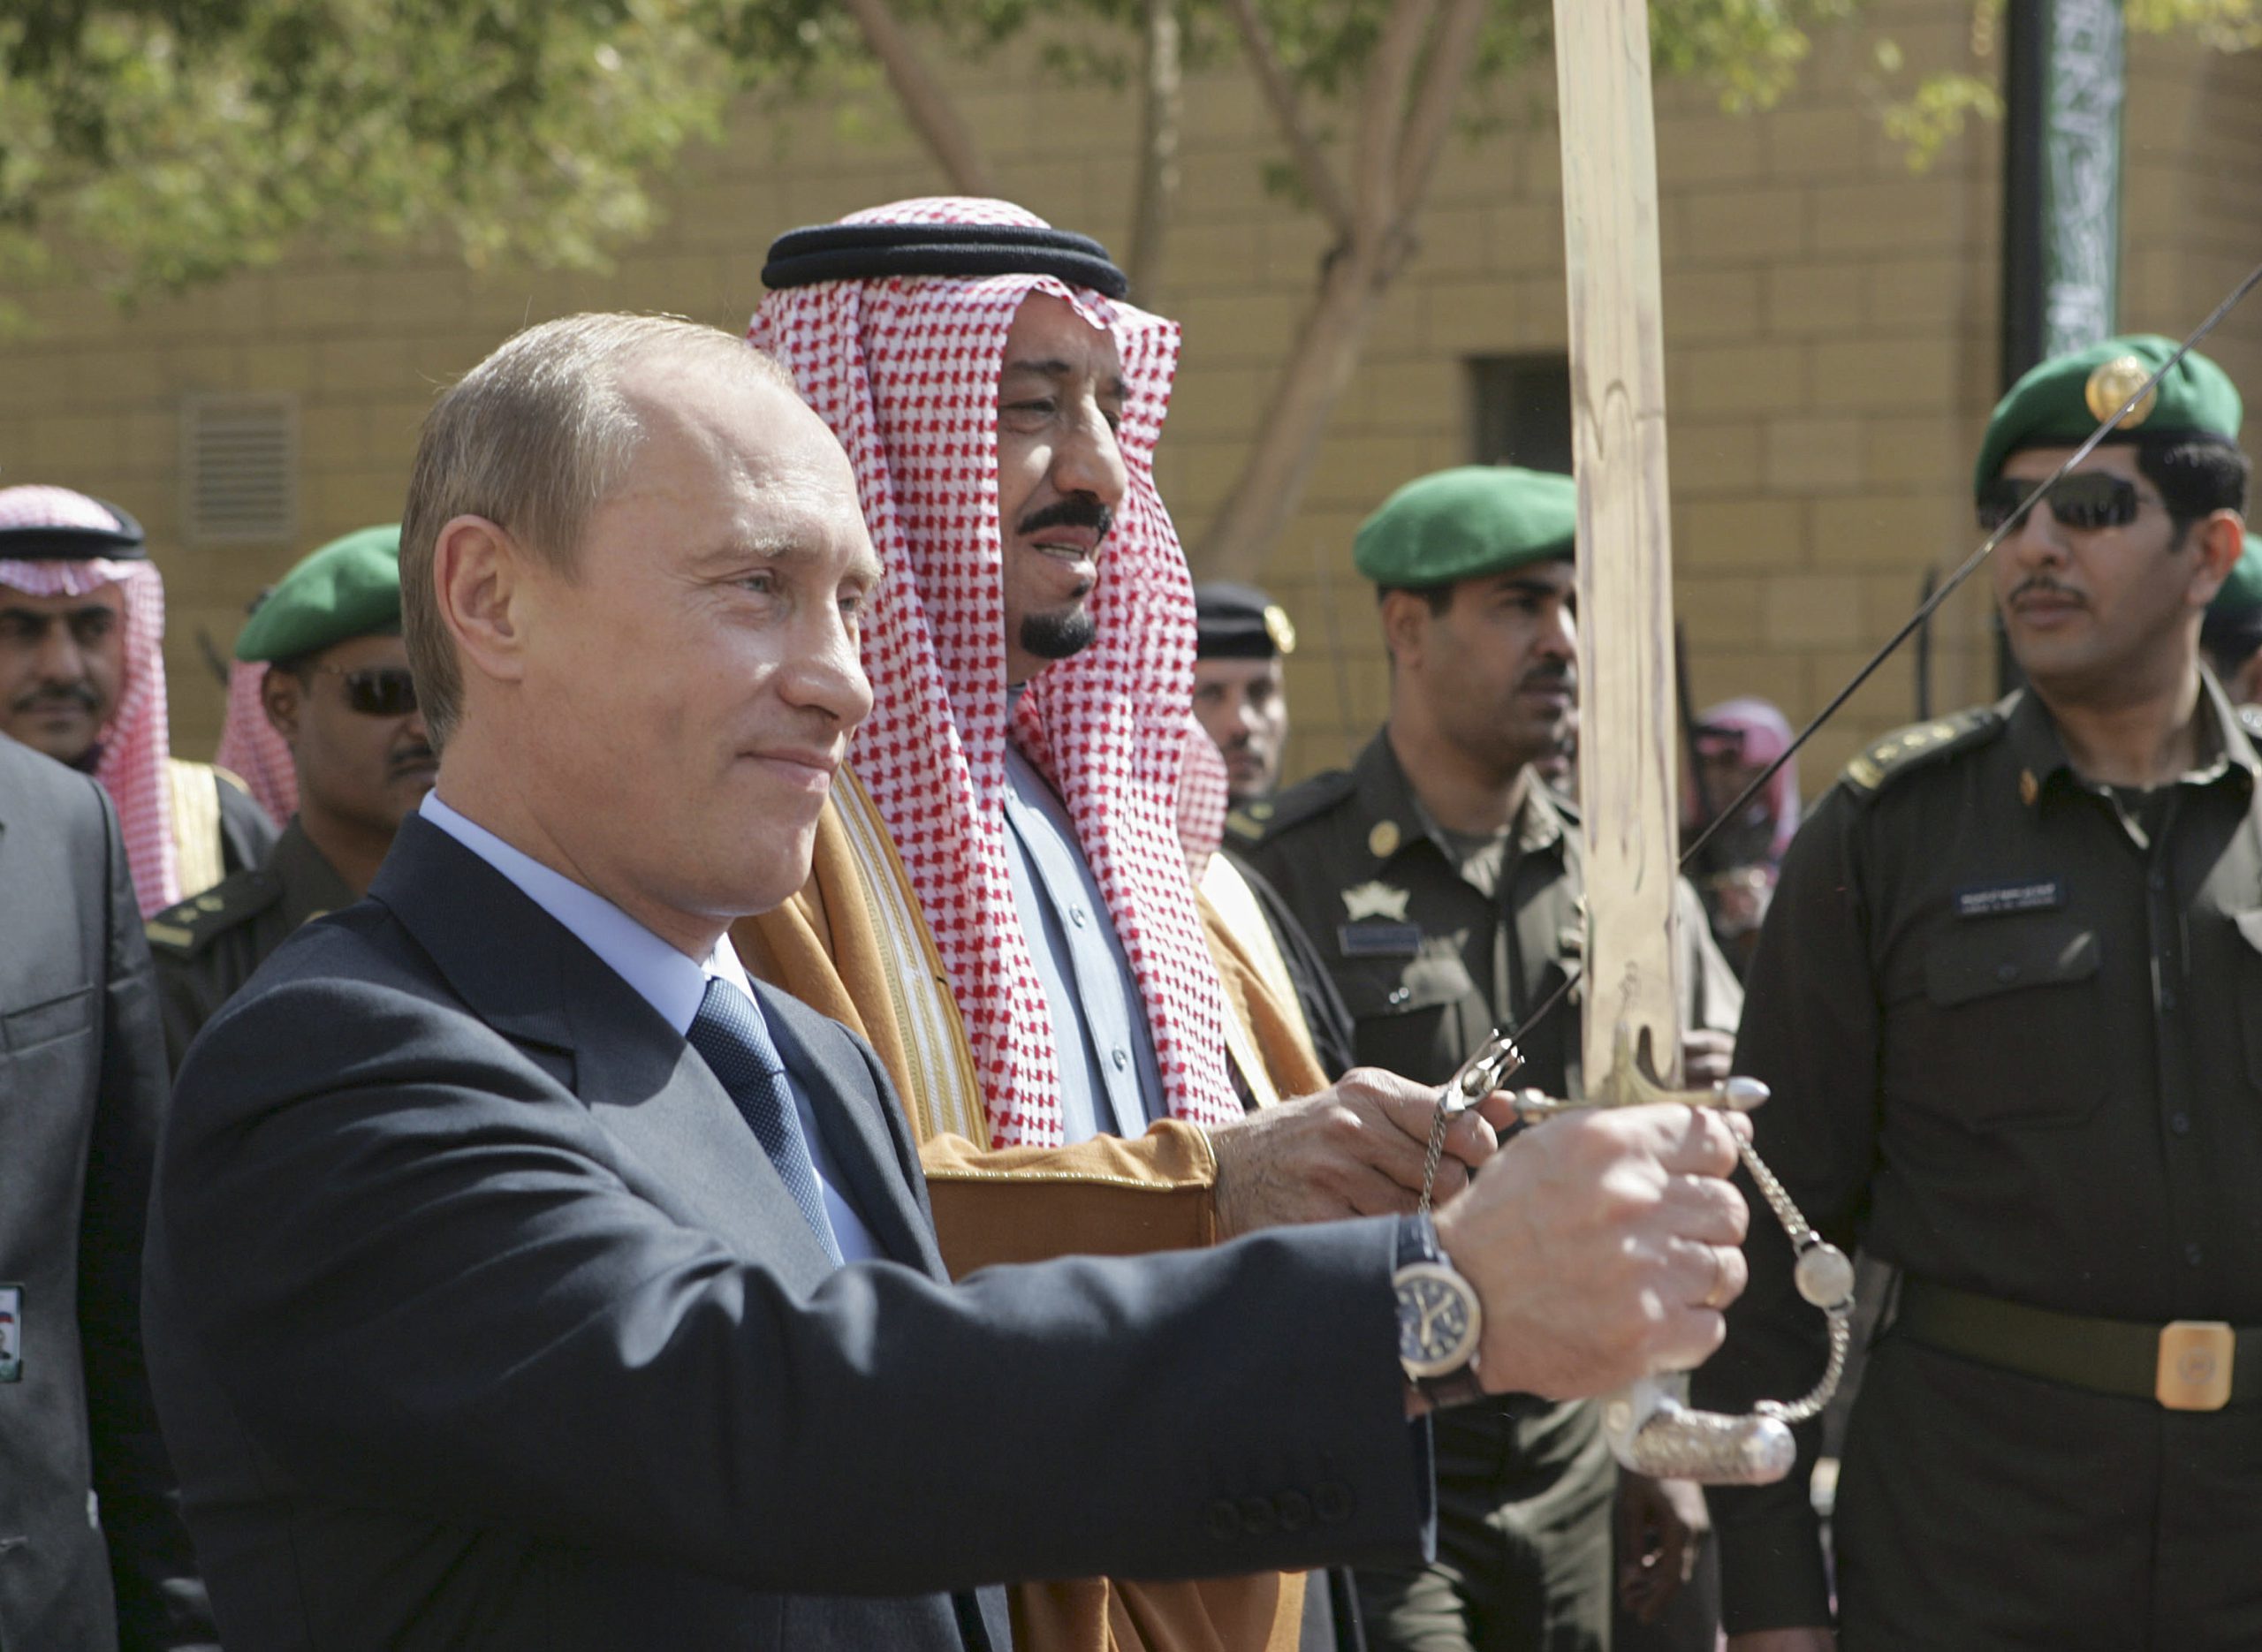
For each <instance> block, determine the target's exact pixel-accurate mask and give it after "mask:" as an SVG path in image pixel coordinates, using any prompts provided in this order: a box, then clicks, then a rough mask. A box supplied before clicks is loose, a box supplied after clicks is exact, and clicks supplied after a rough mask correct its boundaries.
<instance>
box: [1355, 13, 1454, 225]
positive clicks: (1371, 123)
mask: <svg viewBox="0 0 2262 1652" xmlns="http://www.w3.org/2000/svg"><path fill="white" fill-rule="evenodd" d="M1436 11H1437V4H1436V0H1398V3H1397V4H1395V5H1393V6H1392V7H1391V9H1390V20H1389V21H1388V22H1386V23H1385V24H1384V25H1383V31H1382V38H1381V39H1380V40H1378V41H1377V42H1375V49H1374V54H1373V56H1372V57H1370V58H1369V59H1368V64H1367V86H1366V90H1365V92H1364V93H1363V95H1361V96H1360V99H1359V143H1358V149H1357V166H1358V170H1357V174H1356V176H1357V194H1356V196H1355V201H1354V210H1355V213H1356V215H1357V217H1356V221H1357V223H1358V224H1359V226H1360V228H1361V229H1363V231H1366V232H1367V233H1368V234H1370V235H1381V234H1384V233H1385V232H1386V231H1388V230H1389V228H1390V226H1391V225H1392V224H1393V223H1394V222H1395V221H1396V220H1397V217H1398V209H1397V204H1396V200H1395V197H1394V195H1393V188H1392V186H1393V183H1394V181H1395V176H1396V173H1397V170H1398V153H1399V148H1400V143H1401V142H1402V141H1403V137H1404V128H1403V125H1402V122H1403V120H1404V117H1405V110H1406V87H1407V82H1408V81H1409V80H1412V79H1413V75H1414V65H1415V64H1416V63H1417V62H1419V61H1420V58H1421V53H1422V37H1423V35H1424V34H1427V33H1428V32H1429V27H1430V19H1431V16H1432V15H1433V14H1434V13H1435V12H1436Z"/></svg>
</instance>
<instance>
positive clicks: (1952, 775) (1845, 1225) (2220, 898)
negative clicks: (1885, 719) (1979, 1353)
mask: <svg viewBox="0 0 2262 1652" xmlns="http://www.w3.org/2000/svg"><path fill="white" fill-rule="evenodd" d="M2247 715H2252V714H2251V713H2250V714H2247ZM2198 719H2199V735H2200V739H2199V749H2200V752H2201V754H2202V755H2201V757H2200V761H2199V764H2198V767H2197V768H2196V769H2194V770H2193V771H2192V772H2191V773H2190V774H2187V775H2185V776H2183V777H2182V778H2180V779H2179V780H2177V781H2176V782H2175V783H2174V784H2172V785H2169V786H2166V787H2162V788H2160V789H2158V790H2157V791H2156V792H2153V793H2152V794H2150V797H2149V799H2144V796H2143V794H2137V797H2134V798H2132V797H2130V796H2128V795H2116V794H2115V792H2114V791H2113V790H2112V789H2111V788H2109V787H2104V786H2099V785H2096V784H2091V783H2090V782H2088V781H2085V780H2084V779H2083V778H2082V777H2080V776H2078V775H2077V774H2076V773H2075V772H2074V770H2073V769H2072V768H2071V766H2070V764H2069V763H2068V760H2067V757H2066V754H2065V749H2064V747H2063V746H2062V745H2061V743H2060V740H2059V738H2058V734H2057V730H2056V727H2055V725H2054V724H2053V721H2052V719H2051V717H2050V716H2049V713H2048V712H2047V710H2046V709H2045V708H2044V707H2043V705H2042V703H2041V701H2039V700H2038V699H2035V698H2034V697H2032V696H2031V695H2029V694H2014V695H2012V696H2011V697H2010V698H2009V699H2008V700H2006V701H2003V702H2002V704H2001V705H2000V706H1999V707H1995V708H1991V709H1981V710H1977V711H1972V712H1966V713H1962V714H1960V715H1959V716H1955V717H1953V718H1950V719H1947V720H1946V721H1944V722H1940V723H1935V724H1920V725H1918V726H1917V727H1915V728H1913V729H1910V730H1908V731H1903V732H1902V733H1901V734H1899V735H1895V736H1891V737H1888V738H1887V739H1885V740H1883V741H1880V742H1879V744H1878V745H1877V746H1872V747H1871V750H1870V752H1869V753H1868V754H1865V755H1864V756H1863V757H1861V758H1857V759H1856V761H1855V762H1854V763H1853V764H1852V765H1851V766H1849V768H1848V771H1847V776H1846V778H1845V780H1844V781H1843V782H1841V784H1839V785H1838V786H1837V787H1836V788H1834V789H1833V791H1832V792H1830V794H1829V795H1828V796H1827V797H1826V799H1824V800H1823V802H1822V804H1821V806H1820V807H1818V809H1817V810H1816V811H1815V813H1814V814H1813V815H1812V816H1811V817H1810V819H1809V820H1808V821H1807V822H1806V823H1805V825H1804V826H1803V828H1802V829H1801V830H1800V832H1799V835H1798V837H1797V839H1796V841H1795V843H1793V845H1791V850H1790V853H1789V855H1788V859H1787V860H1786V861H1785V863H1784V867H1783V872H1782V879H1781V883H1780V885H1779V887H1778V889H1777V892H1776V897H1775V903H1774V906H1773V907H1772V910H1771V912H1770V913H1769V914H1768V919H1767V923H1766V927H1765V930H1764V932H1763V933H1762V935H1761V937H1760V942H1759V946H1758V950H1757V953H1756V955H1755V956H1754V959H1753V960H1752V966H1751V970H1750V974H1749V975H1748V976H1747V977H1746V981H1745V991H1746V994H1747V997H1746V1001H1745V1002H1746V1011H1745V1015H1744V1023H1743V1030H1742V1038H1741V1041H1740V1042H1739V1044H1738V1047H1737V1052H1736V1066H1737V1069H1738V1070H1739V1071H1741V1072H1749V1073H1751V1074H1753V1075H1754V1076H1756V1077H1758V1078H1760V1079H1764V1080H1765V1081H1766V1082H1767V1083H1768V1085H1769V1086H1770V1087H1772V1090H1773V1092H1774V1094H1773V1099H1772V1101H1771V1102H1770V1103H1768V1104H1767V1105H1766V1106H1765V1107H1764V1108H1762V1109H1761V1110H1759V1112H1758V1114H1757V1119H1756V1122H1757V1132H1758V1134H1757V1146H1758V1148H1759V1151H1760V1153H1761V1155H1762V1156H1764V1157H1765V1160H1766V1162H1767V1163H1768V1164H1769V1165H1770V1166H1771V1167H1772V1169H1773V1170H1774V1171H1775V1173H1776V1174H1777V1175H1778V1176H1779V1177H1780V1178H1781V1179H1782V1181H1783V1183H1784V1184H1785V1186H1787V1188H1788V1190H1789V1192H1790V1193H1791V1194H1792V1196H1793V1197H1794V1198H1795V1200H1796V1201H1797V1202H1798V1204H1799V1205H1800V1207H1801V1209H1803V1212H1804V1214H1805V1215H1806V1216H1807V1217H1808V1219H1809V1220H1810V1221H1811V1222H1812V1223H1813V1224H1815V1225H1816V1226H1817V1227H1818V1228H1819V1229H1820V1230H1821V1231H1822V1232H1823V1233H1824V1234H1825V1235H1826V1236H1827V1237H1829V1238H1830V1239H1833V1241H1834V1242H1836V1243H1837V1244H1839V1245H1840V1246H1841V1247H1846V1248H1848V1249H1849V1250H1850V1249H1851V1248H1852V1247H1854V1246H1855V1245H1856V1243H1858V1244H1860V1245H1861V1246H1862V1247H1863V1248H1865V1249H1867V1250H1868V1251H1869V1252H1871V1254H1874V1255H1876V1256H1878V1257H1880V1258H1882V1259H1883V1260H1884V1261H1886V1262H1891V1263H1893V1264H1895V1265H1896V1266H1898V1267H1900V1268H1901V1269H1904V1270H1906V1271H1907V1272H1908V1273H1909V1274H1910V1275H1912V1276H1916V1277H1923V1278H1926V1279H1930V1280H1934V1281H1938V1282H1940V1283H1943V1284H1949V1285H1955V1286H1959V1287H1962V1288H1963V1289H1965V1290H1969V1291H1977V1292H1985V1293H1986V1294H1988V1295H1991V1296H1995V1297H2000V1298H2008V1299H2010V1300H2015V1301H2018V1302H2023V1303H2030V1304H2033V1305H2035V1306H2038V1307H2046V1308H2053V1309H2057V1310H2059V1311H2061V1312H2068V1313H2077V1314H2085V1315H2105V1316H2109V1317H2113V1318H2118V1319H2128V1320H2137V1321H2150V1322H2155V1323H2157V1322H2166V1321H2167V1320H2171V1319H2221V1320H2228V1321H2230V1322H2234V1323H2236V1324H2242V1325H2254V1324H2262V1199H2258V1198H2257V1197H2256V1196H2255V1190H2256V1188H2257V1187H2258V1186H2262V805H2258V799H2257V798H2256V788H2255V777H2256V772H2257V767H2258V765H2257V758H2256V754H2255V749H2254V747H2253V746H2252V745H2251V744H2250V742H2249V738H2248V731H2247V729H2246V728H2245V727H2244V726H2243V725H2242V724H2241V722H2240V720H2239V715H2238V714H2235V713H2234V712H2233V711H2232V709H2231V708H2230V706H2229V704H2228V701H2226V700H2225V699H2224V697H2223V695H2222V693H2221V691H2220V689H2219V688H2218V687H2217V686H2216V685H2215V683H2214V682H2213V678H2208V679H2207V680H2206V682H2205V696H2204V698H2203V700H2202V701H2201V703H2200V706H2199V710H2198ZM2257 727H2258V730H2262V724H2258V725H2257ZM1749 1191H1750V1190H1749V1187H1748V1186H1747V1193H1749ZM1746 1251H1747V1254H1749V1255H1750V1259H1751V1262H1752V1283H1751V1286H1750V1290H1749V1291H1748V1292H1747V1293H1746V1294H1745V1296H1744V1297H1743V1299H1742V1300H1741V1301H1740V1302H1738V1303H1737V1304H1736V1306H1735V1307H1734V1309H1733V1310H1731V1312H1730V1315H1729V1320H1728V1337H1727V1345H1726V1347H1725V1348H1724V1349H1723V1350H1722V1352H1721V1353H1719V1354H1716V1355H1715V1356H1714V1357H1713V1359H1712V1361H1711V1363H1709V1364H1708V1365H1707V1366H1705V1368H1704V1369H1703V1370H1702V1371H1701V1372H1699V1374H1698V1375H1697V1379H1696V1391H1697V1396H1698V1398H1699V1399H1700V1400H1701V1401H1703V1402H1704V1403H1705V1404H1708V1405H1712V1406H1720V1407H1723V1408H1727V1409H1742V1408H1743V1407H1744V1406H1746V1405H1748V1404H1749V1402H1750V1399H1752V1398H1757V1397H1760V1396H1771V1397H1774V1398H1794V1397H1795V1396H1797V1395H1799V1394H1803V1393H1804V1392H1805V1391H1806V1390H1807V1389H1808V1387H1809V1386H1810V1384H1811V1383H1812V1382H1813V1381H1814V1379H1815V1378H1816V1376H1818V1375H1819V1374H1820V1371H1821V1368H1822V1363H1823V1347H1824V1331H1823V1323H1822V1318H1821V1315H1819V1314H1818V1313H1817V1312H1816V1311H1815V1310H1814V1309H1812V1308H1810V1307H1807V1306H1806V1305H1805V1304H1804V1303H1803V1302H1802V1301H1800V1300H1798V1298H1797V1297H1796V1295H1795V1292H1794V1291H1793V1288H1792V1285H1791V1281H1790V1273H1789V1262H1790V1250H1789V1247H1788V1244H1787V1243H1786V1242H1785V1240H1784V1239H1783V1237H1782V1234H1781V1232H1780V1227H1779V1225H1778V1224H1776V1223H1775V1222H1774V1221H1773V1219H1772V1218H1771V1217H1770V1216H1767V1215H1766V1214H1765V1212H1764V1210H1762V1209H1759V1207H1758V1205H1757V1201H1756V1199H1755V1201H1754V1213H1753V1219H1752V1238H1751V1239H1750V1241H1749V1242H1748V1244H1747V1246H1746ZM1813 1436H1814V1430H1813V1428H1811V1427H1810V1428H1807V1429H1806V1430H1804V1431H1803V1438H1802V1459H1801V1466H1800V1470H1799V1472H1797V1473H1795V1474H1793V1475H1792V1476H1791V1477H1790V1478H1789V1479H1788V1480H1787V1481H1784V1482H1783V1483H1782V1484H1781V1485H1780V1486H1777V1487H1772V1488H1768V1489H1763V1490H1757V1491H1749V1492H1737V1493H1733V1494H1729V1495H1727V1496H1725V1497H1719V1498H1717V1499H1716V1508H1717V1509H1718V1512H1719V1517H1720V1525H1721V1527H1722V1531H1723V1535H1724V1537H1726V1538H1727V1545H1726V1547H1725V1548H1724V1550H1723V1559H1724V1563H1725V1565H1726V1569H1727V1570H1726V1580H1727V1595H1728V1597H1729V1600H1730V1604H1731V1610H1732V1615H1734V1616H1735V1617H1741V1618H1746V1620H1747V1621H1750V1622H1752V1623H1754V1624H1761V1623H1818V1622H1822V1621H1825V1619H1824V1618H1822V1617H1821V1616H1818V1615H1814V1614H1818V1613H1819V1612H1820V1611H1821V1610H1823V1608H1822V1599H1823V1589H1824V1583H1823V1579H1822V1572H1821V1565H1820V1562H1819V1558H1818V1557H1817V1558H1816V1559H1815V1561H1814V1564H1813V1565H1812V1566H1811V1568H1810V1569H1809V1568H1808V1567H1807V1566H1806V1565H1805V1564H1804V1561H1805V1557H1808V1556H1810V1555H1815V1554H1816V1550H1815V1546H1814V1542H1813V1529H1814V1528H1813V1517H1812V1514H1811V1512H1810V1509H1809V1508H1808V1506H1807V1499H1806V1494H1805V1491H1804V1489H1803V1487H1804V1484H1805V1480H1806V1472H1805V1471H1806V1467H1807V1466H1808V1462H1809V1460H1810V1455H1811V1452H1812V1451H1813V1449H1814V1445H1815V1440H1814V1437H1813ZM1998 1490H2000V1489H1998ZM1984 1492H1985V1489H1984V1488H1975V1495H1980V1494H1984ZM1740 1534H1749V1541H1739V1535H1740ZM1740 1552H1741V1553H1742V1555H1744V1556H1747V1557H1754V1564H1752V1565H1750V1566H1749V1567H1745V1566H1742V1565H1739V1553H1740ZM1785 1556H1797V1557H1800V1562H1801V1564H1799V1565H1795V1566H1786V1565H1784V1564H1782V1557H1785ZM1757 1557H1766V1558H1765V1560H1764V1561H1761V1560H1759V1559H1758V1558H1757ZM1739 1597H1741V1601H1740V1599H1739ZM1755 1603H1764V1604H1758V1608H1757V1609H1758V1611H1759V1612H1761V1613H1764V1614H1765V1615H1750V1613H1748V1612H1747V1611H1746V1610H1741V1608H1742V1607H1750V1606H1751V1605H1753V1604H1755Z"/></svg>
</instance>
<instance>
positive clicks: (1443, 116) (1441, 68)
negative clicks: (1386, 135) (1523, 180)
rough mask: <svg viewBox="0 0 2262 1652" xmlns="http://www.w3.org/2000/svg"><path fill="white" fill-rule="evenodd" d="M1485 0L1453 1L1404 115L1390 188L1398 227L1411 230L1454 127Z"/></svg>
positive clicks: (1474, 48) (1478, 33) (1472, 58)
mask: <svg viewBox="0 0 2262 1652" xmlns="http://www.w3.org/2000/svg"><path fill="white" fill-rule="evenodd" d="M1485 10H1486V7H1485V4H1484V0H1452V3H1451V5H1450V8H1449V9H1448V10H1447V11H1446V15H1445V20H1444V22H1442V23H1440V24H1439V25H1438V32H1437V39H1436V41H1435V42H1433V43H1432V44H1431V48H1430V61H1429V63H1428V64H1427V65H1425V66H1424V68H1423V72H1422V86H1421V89H1420V90H1419V91H1417V92H1416V93H1415V95H1414V107H1413V110H1412V111H1411V112H1410V113H1409V114H1408V116H1407V117H1406V133H1405V136H1404V138H1403V139H1402V140H1400V144H1399V149H1398V173H1397V178H1396V179H1395V181H1394V184H1393V188H1392V191H1391V199H1392V201H1393V210H1394V211H1395V212H1396V214H1397V217H1398V227H1400V228H1401V229H1406V230H1411V229H1412V227H1413V224H1414V220H1415V218H1416V216H1417V215H1418V214H1419V213H1420V212H1421V210H1422V201H1423V197H1424V196H1426V195H1427V194H1428V193H1429V191H1430V179H1431V178H1432V177H1433V176H1435V175H1436V172H1437V170H1438V154H1439V152H1440V151H1442V150H1443V149H1444V148H1445V141H1446V133H1448V132H1450V131H1451V130H1452V129H1453V116H1454V110H1455V109H1457V108H1458V107H1459V106H1460V103H1461V87H1463V85H1464V84H1465V83H1466V82H1467V81H1468V79H1469V65H1470V64H1472V63H1474V62H1475V61H1476V41H1477V37H1478V36H1479V35H1480V34H1483V33H1484V14H1485Z"/></svg>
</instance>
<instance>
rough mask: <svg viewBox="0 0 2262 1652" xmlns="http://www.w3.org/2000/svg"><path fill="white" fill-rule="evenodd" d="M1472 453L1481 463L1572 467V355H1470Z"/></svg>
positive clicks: (1566, 470)
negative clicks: (1570, 356)
mask: <svg viewBox="0 0 2262 1652" xmlns="http://www.w3.org/2000/svg"><path fill="white" fill-rule="evenodd" d="M1467 368H1468V382H1469V458H1471V459H1472V460H1473V461H1475V462H1476V464H1479V465H1521V466H1523V467H1524V468H1525V469H1527V470H1552V471H1560V472H1562V473H1563V474H1565V475H1568V474H1570V471H1571V359H1570V358H1569V357H1568V356H1567V355H1563V354H1560V353H1555V354H1548V355H1529V356H1471V357H1469V360H1468V362H1467Z"/></svg>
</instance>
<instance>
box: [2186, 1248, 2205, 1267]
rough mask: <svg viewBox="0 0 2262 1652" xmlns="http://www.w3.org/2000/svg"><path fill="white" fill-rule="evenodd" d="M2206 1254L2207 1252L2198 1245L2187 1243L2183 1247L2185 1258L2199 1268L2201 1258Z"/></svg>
mask: <svg viewBox="0 0 2262 1652" xmlns="http://www.w3.org/2000/svg"><path fill="white" fill-rule="evenodd" d="M2205 1254H2206V1253H2205V1251H2202V1250H2201V1249H2200V1248H2199V1247H2197V1245H2186V1246H2185V1247H2183V1260H2184V1261H2185V1262H2190V1264H2191V1265H2192V1266H2193V1267H2194V1268H2197V1266H2198V1265H2199V1261H2200V1258H2201V1257H2203V1256H2205Z"/></svg>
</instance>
